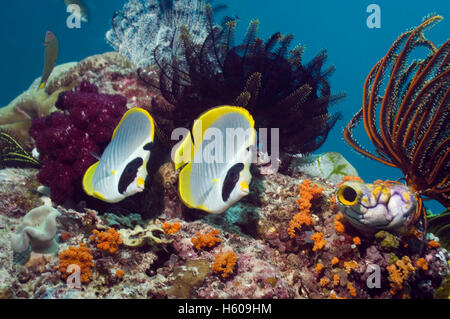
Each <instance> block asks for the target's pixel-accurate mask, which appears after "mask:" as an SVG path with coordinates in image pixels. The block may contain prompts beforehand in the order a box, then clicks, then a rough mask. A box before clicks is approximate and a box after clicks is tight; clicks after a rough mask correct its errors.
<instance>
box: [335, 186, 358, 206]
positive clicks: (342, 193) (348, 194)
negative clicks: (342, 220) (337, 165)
mask: <svg viewBox="0 0 450 319" xmlns="http://www.w3.org/2000/svg"><path fill="white" fill-rule="evenodd" d="M338 199H339V201H340V202H341V203H342V204H344V205H347V206H351V205H354V204H355V203H356V201H357V199H358V193H357V192H356V190H354V189H353V188H352V187H350V186H346V185H345V186H342V187H341V188H340V189H339V191H338Z"/></svg>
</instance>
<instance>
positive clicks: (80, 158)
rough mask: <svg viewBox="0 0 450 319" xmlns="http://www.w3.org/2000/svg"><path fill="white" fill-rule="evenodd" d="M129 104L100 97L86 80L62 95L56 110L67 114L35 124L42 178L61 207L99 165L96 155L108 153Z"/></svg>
mask: <svg viewBox="0 0 450 319" xmlns="http://www.w3.org/2000/svg"><path fill="white" fill-rule="evenodd" d="M126 104H127V100H126V98H125V97H123V96H121V95H107V94H100V93H99V92H98V89H97V87H96V86H95V85H92V84H90V83H89V82H87V81H83V82H82V83H81V84H80V86H79V87H77V88H75V89H74V90H72V91H68V92H64V93H61V94H60V95H59V98H58V101H57V102H56V107H57V108H58V109H60V110H63V111H64V112H55V113H53V114H51V115H49V116H47V117H45V118H40V119H37V120H34V121H33V125H32V127H31V129H30V135H31V136H32V137H33V138H34V139H35V141H36V147H37V149H38V151H39V153H40V156H41V160H42V161H43V166H42V168H41V170H40V172H39V175H38V179H39V182H41V183H42V184H44V185H46V186H49V187H50V190H51V192H50V197H51V198H52V200H53V201H55V202H56V203H58V204H61V203H63V202H64V201H65V200H66V199H68V198H69V197H71V196H72V195H73V194H74V192H75V191H76V188H77V187H78V188H79V189H81V179H82V176H83V175H84V173H85V171H86V170H87V169H88V168H89V166H91V165H92V164H94V163H95V162H96V159H95V157H94V156H93V154H98V155H101V153H102V152H103V151H104V149H105V147H106V145H107V144H108V142H109V141H110V139H111V136H112V133H113V131H114V128H115V127H116V126H117V124H118V123H119V121H120V119H121V117H122V116H123V114H124V113H125V112H126V111H127V107H126Z"/></svg>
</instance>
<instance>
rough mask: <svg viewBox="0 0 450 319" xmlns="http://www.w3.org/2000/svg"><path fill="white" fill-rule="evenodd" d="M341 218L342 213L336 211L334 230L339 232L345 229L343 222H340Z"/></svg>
mask: <svg viewBox="0 0 450 319" xmlns="http://www.w3.org/2000/svg"><path fill="white" fill-rule="evenodd" d="M342 218H344V215H343V214H342V213H340V212H339V213H337V215H336V217H335V218H334V230H335V231H336V232H337V233H340V234H342V233H343V232H344V231H345V227H344V224H342V223H341V219H342Z"/></svg>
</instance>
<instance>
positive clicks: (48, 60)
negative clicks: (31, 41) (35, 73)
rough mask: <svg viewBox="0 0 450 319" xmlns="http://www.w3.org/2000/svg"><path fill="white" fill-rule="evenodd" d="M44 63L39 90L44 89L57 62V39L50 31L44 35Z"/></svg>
mask: <svg viewBox="0 0 450 319" xmlns="http://www.w3.org/2000/svg"><path fill="white" fill-rule="evenodd" d="M44 45H45V62H44V71H42V79H41V83H40V84H39V88H40V89H42V88H44V87H45V84H46V83H47V80H48V78H49V77H50V74H51V73H52V71H53V68H54V67H55V65H56V60H58V39H57V38H56V36H55V35H54V34H53V32H51V31H47V33H46V35H45V43H44Z"/></svg>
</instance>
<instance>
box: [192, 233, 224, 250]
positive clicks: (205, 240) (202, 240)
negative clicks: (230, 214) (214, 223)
mask: <svg viewBox="0 0 450 319" xmlns="http://www.w3.org/2000/svg"><path fill="white" fill-rule="evenodd" d="M219 234H220V232H219V231H218V230H217V229H213V230H211V231H210V232H209V233H207V234H201V233H200V232H197V234H196V236H197V237H194V238H192V239H191V242H192V244H193V245H194V247H195V249H197V250H200V249H202V248H203V247H208V248H211V247H212V246H214V245H215V244H217V243H220V242H221V239H220V238H219V237H217V236H218V235H219Z"/></svg>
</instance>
